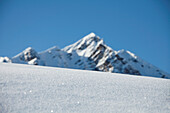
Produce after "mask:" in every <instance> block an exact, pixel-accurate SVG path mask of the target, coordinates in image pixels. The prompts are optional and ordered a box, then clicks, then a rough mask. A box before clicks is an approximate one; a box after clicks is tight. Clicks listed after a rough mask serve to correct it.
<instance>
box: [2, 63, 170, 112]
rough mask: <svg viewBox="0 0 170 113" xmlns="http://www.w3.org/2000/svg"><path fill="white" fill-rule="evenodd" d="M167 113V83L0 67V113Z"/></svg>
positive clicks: (102, 74)
mask: <svg viewBox="0 0 170 113" xmlns="http://www.w3.org/2000/svg"><path fill="white" fill-rule="evenodd" d="M52 112H53V113H104V112H105V113H169V112H170V80H169V79H161V78H152V77H141V76H131V75H125V74H115V73H106V72H96V71H83V70H74V69H64V68H53V67H41V66H32V65H23V64H10V63H9V64H5V63H0V113H52Z"/></svg>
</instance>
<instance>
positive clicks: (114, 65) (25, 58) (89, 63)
mask: <svg viewBox="0 0 170 113" xmlns="http://www.w3.org/2000/svg"><path fill="white" fill-rule="evenodd" d="M0 62H12V63H25V64H33V65H43V66H53V67H66V68H74V69H85V70H97V71H104V72H116V73H126V74H132V75H145V76H154V77H161V78H170V75H169V74H168V73H166V72H163V71H162V70H160V69H159V68H157V67H155V66H153V65H151V64H149V63H147V62H145V61H144V60H142V59H141V58H140V57H138V56H136V55H135V54H133V53H131V52H130V51H127V50H123V49H122V50H119V51H115V50H113V49H112V48H110V47H109V46H107V45H106V44H105V43H104V41H103V40H102V39H101V38H100V37H99V36H97V35H96V34H94V33H90V34H88V35H86V36H85V37H83V38H82V39H80V40H78V41H77V42H75V43H73V44H71V45H69V46H67V47H65V48H63V49H59V48H58V47H57V46H54V47H52V48H50V49H47V50H45V51H43V52H40V53H37V52H36V51H35V50H34V49H33V48H31V47H28V48H27V49H25V50H24V51H23V52H21V53H19V54H18V55H16V56H14V57H13V58H12V59H7V58H0Z"/></svg>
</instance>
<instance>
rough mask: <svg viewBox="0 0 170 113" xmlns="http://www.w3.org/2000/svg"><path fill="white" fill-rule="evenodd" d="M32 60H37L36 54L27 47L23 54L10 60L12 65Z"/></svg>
mask: <svg viewBox="0 0 170 113" xmlns="http://www.w3.org/2000/svg"><path fill="white" fill-rule="evenodd" d="M34 58H37V59H38V58H39V56H38V54H37V52H36V51H35V50H34V49H33V48H31V47H28V48H27V49H25V50H24V51H23V52H21V53H19V54H18V55H16V56H14V57H13V58H12V62H13V63H27V62H29V61H31V60H32V59H34Z"/></svg>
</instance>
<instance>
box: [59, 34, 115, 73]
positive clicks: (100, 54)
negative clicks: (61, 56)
mask: <svg viewBox="0 0 170 113" xmlns="http://www.w3.org/2000/svg"><path fill="white" fill-rule="evenodd" d="M62 50H63V51H65V52H67V53H77V54H78V55H79V56H81V57H82V58H88V59H89V60H90V61H93V62H94V63H95V67H94V68H95V70H100V71H110V72H112V70H113V67H112V66H111V64H110V63H106V61H107V59H109V58H112V57H113V55H114V54H115V51H113V50H112V49H111V48H110V47H108V46H107V45H105V44H104V42H103V40H102V39H100V38H99V37H98V36H96V35H95V34H94V33H90V34H89V35H87V36H85V37H84V38H82V39H81V40H79V41H77V42H76V43H74V44H72V45H70V46H67V47H65V48H64V49H62ZM99 67H100V68H99Z"/></svg>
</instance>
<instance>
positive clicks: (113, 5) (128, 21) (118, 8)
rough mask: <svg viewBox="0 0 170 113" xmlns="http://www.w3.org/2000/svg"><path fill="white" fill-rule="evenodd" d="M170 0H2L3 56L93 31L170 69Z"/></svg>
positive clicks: (0, 44) (112, 44)
mask: <svg viewBox="0 0 170 113" xmlns="http://www.w3.org/2000/svg"><path fill="white" fill-rule="evenodd" d="M169 6H170V1H169V0H0V56H8V57H12V56H14V55H16V54H18V53H19V52H21V51H22V50H24V49H25V48H27V47H29V46H31V47H33V48H34V49H35V50H36V51H38V52H40V51H43V50H45V49H48V48H50V47H52V46H55V45H57V46H59V47H60V48H63V47H64V46H66V45H69V44H72V43H74V42H75V41H77V40H79V39H80V38H82V37H83V36H85V35H87V34H88V33H90V32H94V33H96V34H97V35H99V36H100V37H101V38H103V39H104V41H105V43H106V44H107V45H108V46H110V47H111V48H113V49H114V50H120V49H125V50H129V51H131V52H133V53H135V54H136V55H138V56H140V57H141V58H142V59H144V60H146V61H148V62H149V63H151V64H153V65H155V66H157V67H159V68H161V69H162V70H164V71H167V72H169V73H170V66H169V65H170V7H169Z"/></svg>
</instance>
